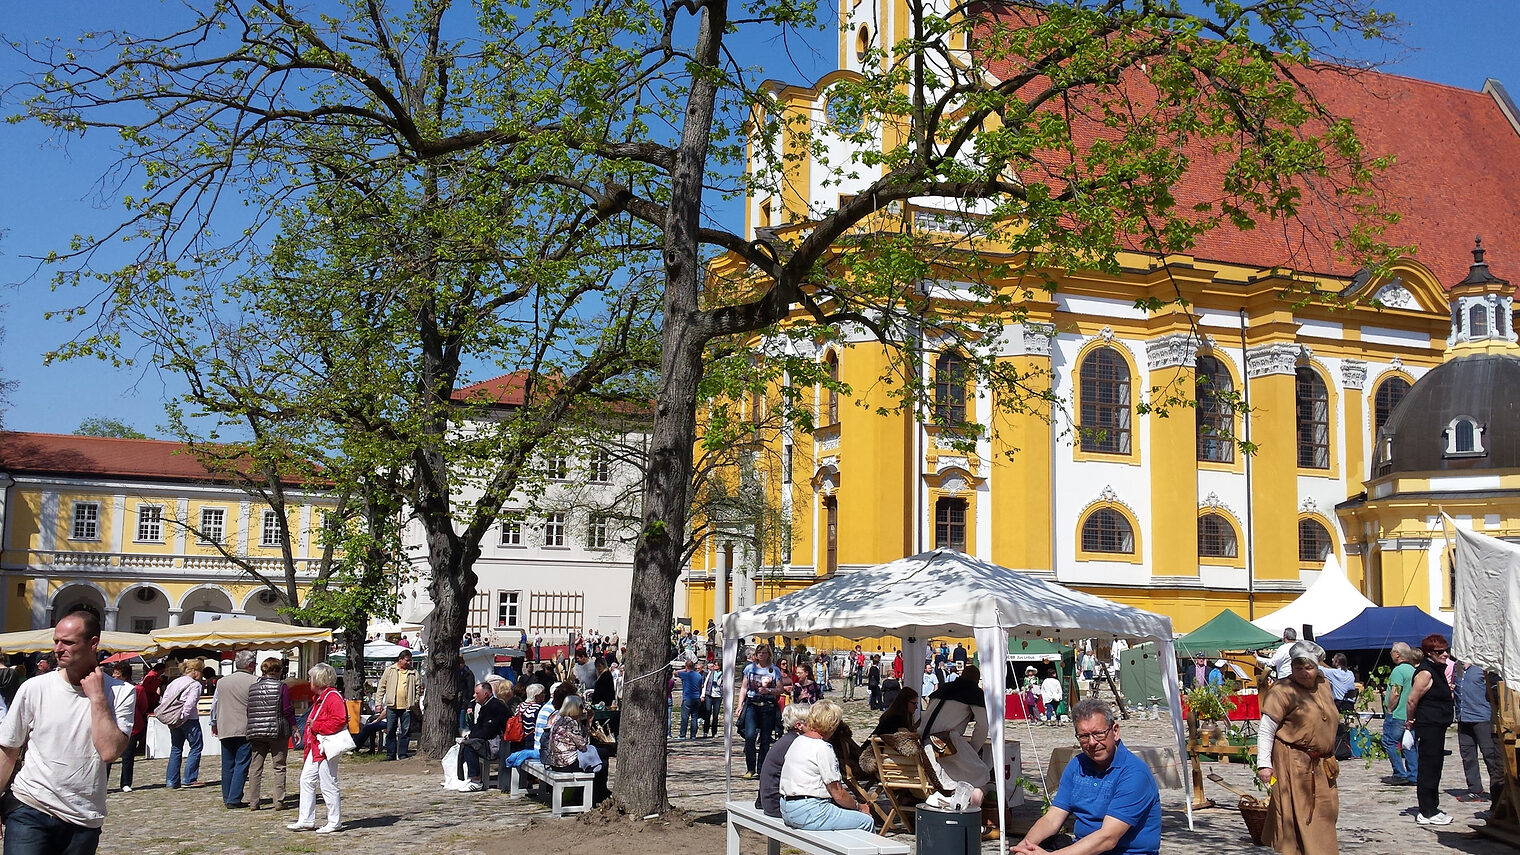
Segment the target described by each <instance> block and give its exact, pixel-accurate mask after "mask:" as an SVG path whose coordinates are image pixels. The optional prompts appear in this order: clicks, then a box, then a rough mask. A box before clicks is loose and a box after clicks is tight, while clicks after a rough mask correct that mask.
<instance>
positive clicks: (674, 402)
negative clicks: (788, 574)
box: [613, 0, 728, 816]
mask: <svg viewBox="0 0 1520 855" xmlns="http://www.w3.org/2000/svg"><path fill="white" fill-rule="evenodd" d="M727 26H728V7H727V4H726V3H725V2H724V0H716V2H713V3H709V4H707V5H705V6H703V7H702V19H701V24H700V28H699V32H698V36H697V49H696V52H695V59H696V61H697V62H698V63H699V64H701V65H702V66H704V67H708V68H715V67H716V66H717V65H718V56H719V51H720V49H721V47H722V39H723V31H724V29H725V28H726V27H727ZM716 102H717V86H716V84H715V82H714V77H713V76H712V75H706V74H702V73H701V72H697V73H695V74H694V75H693V80H692V87H691V96H690V98H689V100H688V101H687V109H686V123H685V126H684V127H683V128H682V133H681V145H680V147H679V148H678V149H677V153H676V161H675V165H674V167H673V168H672V169H671V201H670V208H669V211H668V216H667V217H666V222H665V253H664V255H665V300H664V312H665V326H664V330H663V331H662V332H663V335H662V338H661V342H660V369H661V372H660V389H659V392H658V393H657V394H656V396H655V417H654V429H653V430H654V435H653V436H652V437H651V438H650V447H649V469H648V471H647V472H646V473H645V477H644V526H643V530H642V531H640V532H639V540H638V548H637V550H636V551H635V554H634V561H633V568H634V570H633V590H632V591H631V594H630V601H629V606H628V660H629V661H628V663H627V665H626V666H625V667H626V668H627V669H628V670H627V673H629V674H630V675H631V676H630V677H629V678H628V681H627V682H625V683H624V684H623V701H622V710H623V718H622V728H621V732H620V737H621V738H620V739H619V740H618V761H617V768H618V774H617V780H616V782H615V786H614V789H613V794H614V795H615V796H616V797H617V800H618V801H619V802H620V803H621V804H622V806H623V808H624V809H625V810H627V811H628V812H629V813H631V814H632V815H634V816H647V815H649V814H652V813H662V812H664V810H665V809H666V807H667V806H668V799H667V792H666V786H665V774H666V721H667V716H668V712H667V711H666V706H665V705H666V699H667V698H668V697H669V690H668V684H669V680H670V667H669V662H670V659H669V656H670V628H671V624H672V623H673V622H674V617H675V615H674V611H675V609H674V606H675V594H676V583H677V582H678V581H679V580H680V577H681V556H682V554H683V552H684V551H685V546H686V514H687V511H688V509H689V507H690V497H689V493H690V491H691V472H692V449H693V448H694V447H695V446H696V440H697V385H698V383H699V382H700V381H701V379H702V350H703V348H704V347H705V346H706V344H707V341H708V339H709V338H710V337H711V336H710V333H709V332H708V330H707V328H706V325H705V323H704V320H705V319H704V317H703V315H702V313H701V310H700V307H699V304H698V301H697V294H698V288H699V285H700V280H701V270H700V256H699V248H700V245H701V244H700V240H699V235H700V232H699V225H700V217H701V208H702V181H703V178H704V171H705V168H706V165H707V157H708V148H709V142H710V131H711V128H712V121H713V113H714V105H715V104H716Z"/></svg>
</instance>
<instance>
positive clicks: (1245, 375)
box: [1240, 309, 1256, 620]
mask: <svg viewBox="0 0 1520 855" xmlns="http://www.w3.org/2000/svg"><path fill="white" fill-rule="evenodd" d="M1240 379H1241V388H1242V390H1243V392H1244V398H1245V415H1244V417H1243V418H1242V419H1241V422H1242V425H1243V427H1244V428H1245V445H1246V447H1247V448H1250V446H1251V366H1250V353H1249V351H1247V350H1246V310H1245V309H1241V310H1240ZM1255 456H1256V455H1254V454H1251V453H1246V460H1245V464H1246V467H1245V468H1246V620H1256V536H1255V528H1256V524H1255V512H1254V510H1253V504H1254V499H1255V493H1253V492H1252V491H1251V462H1252V458H1253V457H1255Z"/></svg>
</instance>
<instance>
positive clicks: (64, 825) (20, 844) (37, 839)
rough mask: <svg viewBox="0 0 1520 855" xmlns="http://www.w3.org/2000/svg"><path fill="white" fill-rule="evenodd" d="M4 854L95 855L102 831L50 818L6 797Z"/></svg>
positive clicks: (13, 797) (9, 796)
mask: <svg viewBox="0 0 1520 855" xmlns="http://www.w3.org/2000/svg"><path fill="white" fill-rule="evenodd" d="M4 813H5V855H95V850H96V848H97V847H98V846H99V845H100V829H98V828H86V827H85V826H82V825H74V824H73V823H70V822H64V821H63V820H61V819H58V818H57V817H54V816H49V815H48V814H45V813H43V812H42V811H40V810H37V809H36V808H33V807H31V806H29V805H25V804H22V803H21V802H20V801H19V800H17V799H16V797H15V796H12V795H10V794H6V796H5V804H4Z"/></svg>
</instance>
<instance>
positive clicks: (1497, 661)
mask: <svg viewBox="0 0 1520 855" xmlns="http://www.w3.org/2000/svg"><path fill="white" fill-rule="evenodd" d="M1442 517H1443V522H1444V524H1445V526H1446V531H1447V534H1448V536H1451V535H1452V534H1455V540H1456V553H1457V554H1456V570H1457V584H1456V586H1455V593H1454V594H1453V595H1452V599H1453V600H1454V602H1453V603H1452V618H1453V620H1452V633H1451V653H1452V656H1454V657H1456V658H1457V659H1460V660H1462V661H1463V662H1471V663H1473V664H1474V665H1478V666H1480V667H1482V668H1484V669H1487V670H1490V671H1497V672H1499V674H1500V676H1502V677H1503V678H1504V682H1506V683H1508V684H1509V685H1510V686H1520V546H1516V545H1515V544H1513V543H1508V542H1506V541H1503V540H1499V539H1498V538H1494V537H1489V536H1488V535H1486V534H1480V533H1478V532H1475V531H1469V530H1467V529H1464V528H1458V527H1457V526H1456V524H1455V522H1453V521H1452V519H1451V517H1449V516H1446V515H1445V514H1442Z"/></svg>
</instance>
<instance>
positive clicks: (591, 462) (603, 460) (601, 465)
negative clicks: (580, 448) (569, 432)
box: [586, 448, 612, 484]
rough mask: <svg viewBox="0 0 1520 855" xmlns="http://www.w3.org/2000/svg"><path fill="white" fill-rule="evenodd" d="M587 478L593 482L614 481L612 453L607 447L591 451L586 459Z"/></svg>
mask: <svg viewBox="0 0 1520 855" xmlns="http://www.w3.org/2000/svg"><path fill="white" fill-rule="evenodd" d="M586 480H587V481H589V482H590V483H592V484H611V483H612V455H611V454H609V453H608V452H607V450H606V449H603V448H599V449H597V450H596V451H593V452H591V457H590V458H589V459H588V460H587V461H586Z"/></svg>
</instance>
